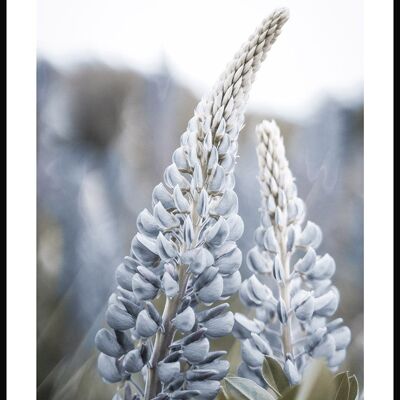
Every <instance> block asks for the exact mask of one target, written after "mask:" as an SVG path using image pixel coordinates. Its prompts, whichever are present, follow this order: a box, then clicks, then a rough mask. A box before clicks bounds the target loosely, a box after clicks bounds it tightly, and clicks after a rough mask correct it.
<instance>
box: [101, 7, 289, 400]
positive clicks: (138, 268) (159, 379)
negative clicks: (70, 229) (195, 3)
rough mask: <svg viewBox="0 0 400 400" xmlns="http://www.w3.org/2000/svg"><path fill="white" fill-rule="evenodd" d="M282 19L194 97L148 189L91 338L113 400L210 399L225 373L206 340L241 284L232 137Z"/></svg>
mask: <svg viewBox="0 0 400 400" xmlns="http://www.w3.org/2000/svg"><path fill="white" fill-rule="evenodd" d="M287 18H288V14H287V11H286V10H278V11H276V12H274V13H273V14H272V15H271V16H270V17H269V18H268V19H266V20H264V21H263V22H262V24H261V26H260V27H259V28H258V29H257V31H256V32H255V34H254V35H252V36H251V37H250V39H249V40H248V41H247V42H246V43H245V44H244V46H243V47H242V48H241V50H240V51H239V52H238V53H237V55H236V56H235V58H234V59H233V61H232V62H231V63H230V64H229V65H228V67H227V69H226V71H225V72H224V74H223V75H222V76H221V78H220V79H219V81H218V82H217V84H216V85H215V87H214V89H213V90H212V91H211V92H210V94H209V95H208V96H206V97H204V98H203V99H202V101H201V102H200V104H199V105H198V107H197V108H196V110H195V115H194V117H193V118H192V119H191V120H190V121H189V124H188V127H187V130H186V131H185V132H184V133H183V134H182V136H181V140H180V147H179V148H178V149H177V150H176V151H175V152H174V154H173V156H172V164H171V165H169V166H168V167H167V168H166V170H165V173H164V180H163V183H160V184H159V185H157V186H156V187H155V189H154V191H153V194H152V209H151V210H148V209H145V210H143V211H142V212H141V213H140V214H139V216H138V218H137V229H138V233H137V234H136V235H135V236H134V238H133V240H132V244H131V251H130V255H129V256H127V257H125V259H124V261H123V262H122V263H121V265H120V266H119V267H118V268H117V270H116V281H117V284H118V287H117V290H116V292H115V293H113V294H112V295H111V297H110V299H109V302H108V308H107V311H106V319H107V323H108V325H109V327H110V328H111V329H106V328H104V329H101V330H100V331H99V332H98V333H97V335H96V339H95V341H96V345H97V347H98V349H99V350H100V352H101V353H100V355H99V358H98V369H99V372H100V374H101V376H102V377H103V379H104V380H105V381H106V382H110V383H116V382H120V389H119V391H118V393H117V394H116V398H117V399H124V400H132V399H146V400H148V399H157V400H167V399H189V398H192V397H196V398H198V399H213V398H215V396H216V395H217V393H218V391H219V389H220V380H221V379H223V377H224V376H225V375H226V373H227V371H228V369H229V363H228V362H227V361H226V360H224V359H222V356H223V355H224V354H225V353H224V352H223V351H210V339H214V338H218V337H221V336H225V335H227V334H230V333H231V330H232V328H233V325H234V316H233V314H232V312H231V311H229V306H228V304H227V303H218V304H217V305H216V304H215V303H216V302H218V301H220V300H226V299H228V298H229V297H230V296H231V295H232V294H233V293H235V292H236V291H237V290H238V289H239V287H240V283H241V276H240V273H239V267H240V265H241V262H242V254H241V252H240V250H239V249H238V247H237V245H236V241H237V240H238V239H239V238H240V236H241V235H242V232H243V221H242V219H241V218H240V217H239V216H238V214H237V212H238V199H237V196H236V194H235V192H234V186H235V179H234V175H233V170H234V167H235V163H236V154H237V138H238V134H239V131H240V129H241V128H242V125H243V119H244V116H243V113H244V105H245V103H246V100H247V95H248V92H249V90H250V87H251V84H252V82H253V80H254V76H255V73H256V71H257V70H258V68H259V66H260V64H261V62H262V61H263V60H264V58H265V55H266V53H267V52H268V50H269V49H270V47H271V45H272V43H273V42H274V41H275V39H276V37H277V36H278V35H279V33H280V29H281V27H282V25H283V24H284V23H285V22H286V20H287ZM155 300H157V301H155ZM161 309H162V311H160V310H161ZM135 374H141V375H142V377H143V379H144V381H145V386H144V388H142V387H141V385H140V383H139V380H140V379H136V378H135ZM131 385H133V386H134V387H135V389H134V391H135V392H136V394H133V393H132V391H131Z"/></svg>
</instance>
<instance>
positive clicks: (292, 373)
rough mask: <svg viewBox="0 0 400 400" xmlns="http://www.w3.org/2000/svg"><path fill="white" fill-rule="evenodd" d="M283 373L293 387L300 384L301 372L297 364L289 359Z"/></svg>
mask: <svg viewBox="0 0 400 400" xmlns="http://www.w3.org/2000/svg"><path fill="white" fill-rule="evenodd" d="M283 371H284V372H285V374H286V376H287V377H288V379H289V382H290V384H291V385H297V384H298V383H299V382H300V380H301V376H300V373H299V370H298V369H297V367H296V364H295V363H294V362H293V361H292V360H291V359H287V360H286V361H285V364H284V366H283Z"/></svg>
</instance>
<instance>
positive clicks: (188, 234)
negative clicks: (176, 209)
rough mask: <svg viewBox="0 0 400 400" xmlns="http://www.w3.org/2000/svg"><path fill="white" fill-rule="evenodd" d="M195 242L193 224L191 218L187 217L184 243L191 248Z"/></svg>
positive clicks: (184, 228) (184, 224)
mask: <svg viewBox="0 0 400 400" xmlns="http://www.w3.org/2000/svg"><path fill="white" fill-rule="evenodd" d="M194 240H195V237H194V229H193V222H192V219H191V218H190V216H186V218H185V221H184V223H183V241H184V243H185V244H186V246H189V247H190V246H191V245H192V243H193V241H194Z"/></svg>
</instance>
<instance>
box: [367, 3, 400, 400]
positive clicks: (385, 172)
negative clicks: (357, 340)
mask: <svg viewBox="0 0 400 400" xmlns="http://www.w3.org/2000/svg"><path fill="white" fill-rule="evenodd" d="M392 38H393V8H392V2H391V1H388V0H386V1H379V2H377V1H374V0H371V1H365V30H364V50H365V53H364V55H365V56H364V57H365V59H364V65H365V69H364V70H365V86H364V91H365V165H364V177H365V190H364V199H365V202H364V207H365V213H364V222H365V241H364V249H365V280H364V285H365V286H364V289H365V296H364V307H365V311H366V312H365V324H364V338H365V351H364V354H365V364H364V366H365V373H364V382H365V394H366V395H365V398H366V399H367V400H369V399H371V400H372V399H392V398H393V372H392V371H393V370H392V368H393V333H392V332H393V236H392V232H393V211H392V210H393V183H392V182H393V172H392V171H393V105H392V96H393V54H392V49H393V39H392Z"/></svg>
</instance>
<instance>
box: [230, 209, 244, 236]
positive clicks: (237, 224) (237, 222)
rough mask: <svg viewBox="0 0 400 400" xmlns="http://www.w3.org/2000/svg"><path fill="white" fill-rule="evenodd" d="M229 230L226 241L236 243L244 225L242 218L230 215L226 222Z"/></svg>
mask: <svg viewBox="0 0 400 400" xmlns="http://www.w3.org/2000/svg"><path fill="white" fill-rule="evenodd" d="M226 222H227V224H228V228H229V235H228V237H227V239H226V240H229V241H233V242H236V241H238V240H239V239H240V238H241V237H242V235H243V231H244V224H243V220H242V218H241V217H240V216H239V215H237V214H232V215H230V216H229V217H228V218H227V220H226Z"/></svg>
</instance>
